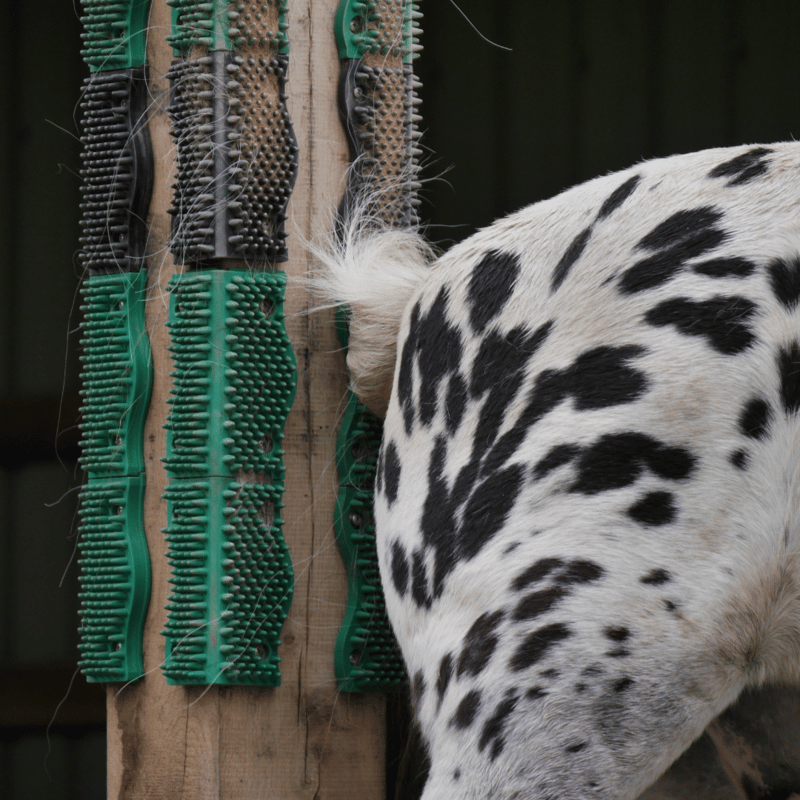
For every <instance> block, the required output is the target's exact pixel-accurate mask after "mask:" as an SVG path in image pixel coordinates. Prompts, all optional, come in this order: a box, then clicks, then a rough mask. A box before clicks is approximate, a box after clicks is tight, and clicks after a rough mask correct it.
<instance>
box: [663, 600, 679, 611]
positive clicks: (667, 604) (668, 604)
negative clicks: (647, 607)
mask: <svg viewBox="0 0 800 800" xmlns="http://www.w3.org/2000/svg"><path fill="white" fill-rule="evenodd" d="M664 608H666V609H667V611H670V612H674V611H677V610H678V604H677V603H675V602H674V601H672V600H665V601H664Z"/></svg>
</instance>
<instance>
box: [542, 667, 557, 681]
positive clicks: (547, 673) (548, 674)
mask: <svg viewBox="0 0 800 800" xmlns="http://www.w3.org/2000/svg"><path fill="white" fill-rule="evenodd" d="M539 676H540V677H542V678H548V679H551V678H557V677H558V670H557V669H553V668H552V667H550V668H549V669H543V670H542V671H541V672H540V673H539Z"/></svg>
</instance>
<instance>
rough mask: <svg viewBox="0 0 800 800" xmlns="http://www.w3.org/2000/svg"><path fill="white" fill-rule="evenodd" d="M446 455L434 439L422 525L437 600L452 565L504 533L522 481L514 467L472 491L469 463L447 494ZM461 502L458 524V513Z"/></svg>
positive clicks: (473, 469) (472, 473)
mask: <svg viewBox="0 0 800 800" xmlns="http://www.w3.org/2000/svg"><path fill="white" fill-rule="evenodd" d="M446 453H447V441H446V439H445V438H444V437H443V436H438V437H437V438H436V441H435V443H434V448H433V452H432V453H431V461H430V464H429V467H428V495H427V497H426V498H425V502H424V504H423V509H422V519H421V521H420V529H421V532H422V536H423V540H424V543H425V546H426V547H430V548H433V550H434V570H433V584H432V586H433V596H434V597H439V596H441V593H442V591H443V589H444V581H445V579H446V577H447V576H448V575H449V574H450V572H451V571H452V570H453V569H454V567H455V565H456V564H457V563H458V562H459V561H463V560H469V559H471V558H474V557H475V556H476V555H477V554H478V553H479V552H480V551H481V549H482V548H483V547H484V546H485V545H486V544H487V543H488V542H489V541H490V540H491V539H492V537H493V536H494V535H495V534H496V533H497V531H499V530H500V529H501V528H502V526H503V524H504V523H505V521H506V519H507V517H508V515H509V514H510V513H511V511H512V509H513V506H514V502H515V501H516V498H517V496H518V494H519V492H520V491H521V489H522V485H523V477H524V469H523V467H522V465H521V464H514V465H512V466H510V467H508V468H507V469H505V470H501V471H498V472H495V473H493V474H491V475H489V476H488V477H486V478H485V479H484V480H483V481H481V482H480V483H478V484H477V486H475V488H474V489H473V486H474V484H475V480H476V472H477V466H478V465H477V463H476V462H474V461H473V462H471V463H470V464H468V465H466V467H464V468H463V469H462V471H461V473H460V474H459V476H458V478H457V479H456V482H455V484H454V486H453V491H452V493H451V492H450V491H449V490H448V488H447V484H446V481H445V478H444V474H443V473H444V463H445V457H446ZM470 490H472V491H471V492H470ZM464 498H467V499H466V501H465V505H464V509H463V514H462V515H461V517H462V520H461V521H460V522H459V521H458V520H457V517H456V510H457V509H458V508H459V507H460V505H461V503H462V501H463V500H464Z"/></svg>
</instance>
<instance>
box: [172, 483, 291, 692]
mask: <svg viewBox="0 0 800 800" xmlns="http://www.w3.org/2000/svg"><path fill="white" fill-rule="evenodd" d="M281 495H282V486H276V485H274V484H270V483H264V484H260V483H247V484H243V483H239V482H236V481H231V480H229V479H227V478H202V479H198V480H177V481H176V480H173V481H171V482H170V485H169V487H168V489H167V493H166V498H167V501H168V504H169V518H170V525H169V527H168V528H167V529H166V530H165V533H166V534H167V542H168V546H169V550H168V553H167V555H168V557H169V562H170V565H171V567H172V577H171V578H170V583H171V590H172V593H171V594H170V597H169V604H168V605H167V612H168V619H167V626H166V629H165V630H164V631H163V633H164V635H165V636H166V658H165V661H166V664H165V667H164V673H165V674H166V676H167V680H168V682H169V683H172V684H212V683H216V684H222V685H233V684H246V685H253V686H279V685H280V671H279V668H278V664H279V661H280V658H279V657H278V654H277V651H278V645H279V644H280V632H281V628H282V627H283V623H284V621H285V619H286V615H287V613H288V611H289V606H290V605H291V601H292V592H293V586H294V575H293V571H292V563H291V558H290V556H289V552H288V548H287V547H286V543H285V542H284V540H283V536H282V534H281V527H282V524H283V521H282V520H281V519H280V517H279V516H278V515H279V513H280V509H281V508H282V503H281Z"/></svg>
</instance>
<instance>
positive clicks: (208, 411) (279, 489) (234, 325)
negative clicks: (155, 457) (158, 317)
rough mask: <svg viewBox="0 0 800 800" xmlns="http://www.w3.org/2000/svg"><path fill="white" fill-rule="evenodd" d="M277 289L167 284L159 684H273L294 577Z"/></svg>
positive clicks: (290, 369)
mask: <svg viewBox="0 0 800 800" xmlns="http://www.w3.org/2000/svg"><path fill="white" fill-rule="evenodd" d="M285 284H286V276H285V275H284V274H283V273H282V272H268V271H261V272H250V271H244V270H227V271H226V270H214V271H210V272H187V273H184V274H183V275H177V276H175V277H174V278H173V279H172V281H171V283H170V290H171V298H170V322H169V327H170V332H171V335H172V346H171V348H170V349H171V351H172V357H173V362H174V366H175V370H174V372H173V373H172V374H173V377H174V388H173V391H172V396H171V398H170V400H169V402H170V405H171V410H170V414H169V419H168V422H167V430H168V434H167V456H166V458H165V459H164V463H165V465H166V468H167V472H168V474H169V476H170V483H169V487H168V489H167V493H166V498H167V500H168V506H169V526H168V527H167V528H166V529H165V533H166V534H167V541H168V544H169V552H168V556H169V559H170V563H171V565H172V577H171V579H170V580H171V584H172V590H173V591H172V594H171V596H170V602H169V605H168V606H167V611H168V619H167V627H166V630H165V631H164V632H163V633H164V635H165V636H166V637H167V644H166V663H165V666H164V672H165V674H166V676H167V679H168V682H169V683H188V684H210V683H218V684H250V685H258V686H278V685H279V684H280V671H279V668H278V662H279V660H280V659H279V657H278V654H277V651H278V646H279V644H280V631H281V628H282V626H283V622H284V620H285V619H286V615H287V613H288V610H289V606H290V604H291V599H292V591H293V586H294V576H293V571H292V564H291V558H290V556H289V552H288V549H287V547H286V543H285V542H284V539H283V535H282V532H281V529H282V525H283V522H282V520H281V519H280V516H279V511H280V508H281V507H282V502H281V497H282V495H283V489H284V477H285V469H284V466H283V458H282V457H283V448H282V440H283V427H284V424H285V421H286V416H287V415H288V413H289V408H290V407H291V404H292V402H293V400H294V395H295V390H296V369H295V361H294V354H293V352H292V349H291V346H290V344H289V339H288V337H287V335H286V331H285V326H284V317H283V292H284V287H285Z"/></svg>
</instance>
